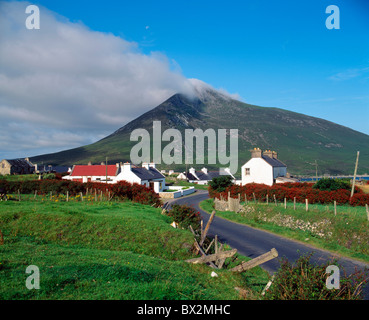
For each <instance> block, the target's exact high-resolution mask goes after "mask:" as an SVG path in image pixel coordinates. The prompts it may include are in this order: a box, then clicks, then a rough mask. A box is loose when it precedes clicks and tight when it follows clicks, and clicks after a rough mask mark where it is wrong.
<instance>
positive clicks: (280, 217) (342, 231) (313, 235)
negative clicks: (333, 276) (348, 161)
mask: <svg viewBox="0 0 369 320" xmlns="http://www.w3.org/2000/svg"><path fill="white" fill-rule="evenodd" d="M213 205H214V202H213V200H212V199H207V200H205V201H203V202H201V204H200V206H201V208H202V209H203V210H205V211H207V212H209V213H210V212H211V211H212V210H214V209H213ZM217 215H218V216H220V217H222V218H225V219H228V220H231V221H234V222H238V223H241V224H246V225H250V226H252V227H256V228H260V229H264V230H268V231H271V232H273V233H276V234H280V235H283V236H285V237H288V238H291V239H295V240H299V241H302V242H304V243H307V244H311V245H313V246H316V247H318V248H322V249H327V250H330V251H334V252H336V253H339V254H341V255H344V256H348V257H351V258H355V259H359V260H362V261H365V262H369V245H368V244H369V221H368V220H367V217H366V212H365V208H363V207H349V206H338V207H337V215H335V214H334V211H333V206H326V205H309V211H308V212H306V210H305V205H304V204H297V205H296V210H294V209H293V204H291V203H289V204H288V205H287V209H285V208H284V206H283V205H281V204H278V205H277V206H275V205H274V204H269V205H266V204H264V203H250V202H249V204H248V205H246V206H244V211H243V212H240V213H235V212H229V211H223V212H222V211H217Z"/></svg>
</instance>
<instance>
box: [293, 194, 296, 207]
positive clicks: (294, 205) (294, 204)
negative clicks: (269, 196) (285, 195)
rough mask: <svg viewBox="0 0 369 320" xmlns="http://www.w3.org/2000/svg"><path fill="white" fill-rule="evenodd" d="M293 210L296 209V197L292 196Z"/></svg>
mask: <svg viewBox="0 0 369 320" xmlns="http://www.w3.org/2000/svg"><path fill="white" fill-rule="evenodd" d="M293 210H296V197H293Z"/></svg>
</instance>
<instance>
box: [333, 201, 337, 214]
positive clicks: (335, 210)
mask: <svg viewBox="0 0 369 320" xmlns="http://www.w3.org/2000/svg"><path fill="white" fill-rule="evenodd" d="M333 203H334V215H335V216H336V215H337V201H336V200H334V202H333Z"/></svg>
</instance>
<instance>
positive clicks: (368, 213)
mask: <svg viewBox="0 0 369 320" xmlns="http://www.w3.org/2000/svg"><path fill="white" fill-rule="evenodd" d="M365 209H366V217H367V218H368V221H369V208H368V204H366V205H365Z"/></svg>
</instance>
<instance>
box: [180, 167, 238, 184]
mask: <svg viewBox="0 0 369 320" xmlns="http://www.w3.org/2000/svg"><path fill="white" fill-rule="evenodd" d="M220 170H222V171H220ZM220 170H216V171H209V170H208V169H207V168H202V169H201V170H200V171H196V170H195V168H190V170H188V172H187V174H186V172H182V173H180V174H179V175H178V176H177V179H182V180H187V181H188V182H191V183H197V184H208V183H209V181H211V180H213V178H218V177H220V176H223V175H226V176H230V177H231V178H232V179H235V177H234V176H233V175H232V173H231V172H230V170H229V169H228V168H225V169H220Z"/></svg>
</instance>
